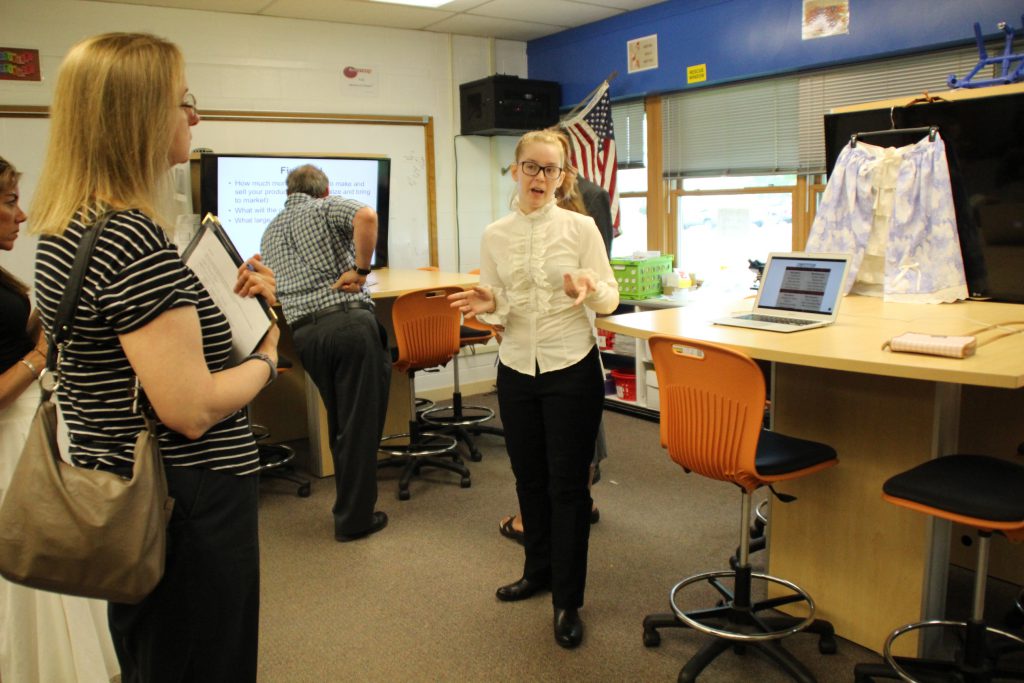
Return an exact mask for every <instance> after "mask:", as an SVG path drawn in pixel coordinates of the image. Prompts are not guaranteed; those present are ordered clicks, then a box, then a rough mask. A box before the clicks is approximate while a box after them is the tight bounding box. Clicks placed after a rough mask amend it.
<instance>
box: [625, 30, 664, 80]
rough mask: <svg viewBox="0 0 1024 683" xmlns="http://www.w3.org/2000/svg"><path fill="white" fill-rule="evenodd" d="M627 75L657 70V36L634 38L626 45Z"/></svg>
mask: <svg viewBox="0 0 1024 683" xmlns="http://www.w3.org/2000/svg"><path fill="white" fill-rule="evenodd" d="M626 58H627V61H628V63H629V73H631V74H632V73H636V72H637V71H647V70H648V69H657V68H658V35H657V34H654V35H650V36H644V37H643V38H634V39H633V40H631V41H629V42H628V43H626Z"/></svg>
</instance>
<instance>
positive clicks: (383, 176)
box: [199, 154, 391, 268]
mask: <svg viewBox="0 0 1024 683" xmlns="http://www.w3.org/2000/svg"><path fill="white" fill-rule="evenodd" d="M303 164H312V165H314V166H316V167H318V168H320V169H321V170H322V171H323V172H324V173H326V174H327V178H328V180H329V182H330V193H331V195H335V196H341V197H345V198H347V199H355V200H358V201H360V202H362V203H364V204H366V205H368V206H371V207H373V209H374V210H375V211H376V212H377V219H378V227H377V247H376V248H375V249H374V252H373V260H372V262H371V263H372V266H373V267H374V268H383V267H385V266H387V264H388V203H389V195H390V192H389V188H390V178H391V160H390V159H381V158H358V157H343V156H327V155H323V156H279V155H272V154H203V155H202V156H201V157H200V162H199V167H200V191H199V201H200V207H199V210H200V214H201V215H206V214H207V213H212V214H214V215H216V216H217V218H219V219H220V222H221V225H223V226H224V230H225V232H227V234H228V236H229V237H230V238H231V241H232V242H234V243H235V246H236V247H237V248H238V252H239V253H240V254H241V255H242V257H243V258H248V257H249V256H251V255H252V254H256V253H259V251H260V239H261V238H262V237H263V231H264V230H266V228H267V225H269V224H270V221H272V220H273V219H274V217H275V216H276V215H277V214H278V213H279V212H280V211H281V209H283V208H284V202H285V199H286V198H287V196H288V193H287V183H286V181H287V178H288V174H289V173H290V172H291V171H292V169H294V168H296V167H298V166H302V165H303Z"/></svg>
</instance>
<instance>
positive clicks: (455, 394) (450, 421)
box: [420, 268, 505, 462]
mask: <svg viewBox="0 0 1024 683" xmlns="http://www.w3.org/2000/svg"><path fill="white" fill-rule="evenodd" d="M421 270H423V269H421ZM479 273H480V269H479V268H477V269H475V270H471V271H470V274H477V275H478V274H479ZM495 335H496V332H495V329H494V328H493V327H491V326H490V325H488V324H486V323H482V322H480V321H479V320H476V319H475V318H469V319H465V318H464V319H463V320H462V324H461V326H460V328H459V348H460V349H462V348H465V347H467V346H475V345H477V344H486V343H487V342H489V341H490V340H491V339H493V338H494V337H495ZM452 368H453V371H454V375H455V377H454V386H453V388H452V404H451V405H450V406H437V407H429V408H426V409H423V408H420V418H421V419H422V420H423V421H424V422H426V423H427V424H429V425H431V426H433V427H437V428H439V430H441V431H442V432H443V433H446V434H453V435H454V436H455V438H457V439H458V440H459V441H461V442H462V443H464V444H465V446H466V449H467V450H468V451H469V459H470V460H473V461H477V462H478V461H479V460H480V459H481V458H482V457H483V455H482V454H481V453H480V449H479V448H477V446H476V442H475V441H474V440H473V436H479V435H480V434H493V435H495V436H500V437H502V438H504V437H505V432H504V431H503V430H502V429H501V428H500V427H492V426H490V425H486V424H483V423H485V422H488V421H490V420H492V419H494V411H493V410H491V409H490V408H488V407H487V406H480V405H466V404H464V403H463V402H462V391H461V390H460V388H459V359H458V353H456V358H455V362H454V364H453V365H452Z"/></svg>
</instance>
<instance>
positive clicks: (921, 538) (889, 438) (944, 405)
mask: <svg viewBox="0 0 1024 683" xmlns="http://www.w3.org/2000/svg"><path fill="white" fill-rule="evenodd" d="M741 307H742V305H736V304H735V302H734V303H733V305H732V306H729V305H725V306H707V305H704V306H701V305H693V306H688V307H686V308H679V309H668V310H661V311H644V312H639V313H629V314H625V315H617V316H612V317H608V318H598V320H597V326H598V327H600V328H603V329H607V330H612V331H615V332H621V333H623V334H627V335H631V336H635V337H642V338H647V337H650V336H651V335H653V334H668V335H675V336H685V337H691V338H694V339H699V340H704V341H710V342H716V343H719V344H723V345H725V346H729V347H731V348H734V349H738V350H740V351H743V352H745V353H747V354H748V355H750V356H752V357H754V358H758V359H762V360H767V361H772V362H773V370H772V421H773V426H774V428H775V429H778V430H779V431H780V432H783V433H786V434H791V435H794V436H800V437H804V438H808V439H814V440H818V441H823V442H826V443H829V444H831V445H832V446H833V447H835V448H836V450H837V451H838V453H839V466H838V467H833V468H830V469H829V470H826V471H824V472H821V473H818V474H816V475H814V476H813V477H807V478H806V479H804V480H800V481H794V482H787V483H785V484H784V485H779V486H778V487H777V488H778V489H779V490H784V491H785V492H786V493H790V494H793V495H795V496H797V497H798V498H799V500H798V501H797V502H796V503H794V504H792V505H780V504H776V503H777V501H774V500H773V501H772V506H771V513H770V515H771V523H770V524H769V525H768V529H769V533H770V536H769V543H770V545H769V547H770V549H771V553H770V555H769V570H770V571H771V573H773V574H776V575H778V576H781V577H784V578H787V579H790V580H792V581H795V582H796V583H797V584H799V585H801V586H802V587H804V588H805V589H807V590H808V592H809V593H810V594H811V595H812V596H814V599H815V601H816V602H817V603H818V609H819V613H820V616H821V617H822V618H825V619H828V620H830V621H832V623H833V624H834V625H835V627H836V632H837V633H838V634H839V635H841V636H842V637H844V638H847V639H849V640H852V641H854V642H856V643H859V644H862V645H864V646H866V647H869V648H872V649H874V650H876V651H881V647H882V643H883V641H884V639H885V637H886V635H887V634H888V633H889V632H890V631H891V630H892V629H893V628H895V627H897V626H900V625H902V624H905V623H909V622H912V621H917V620H918V619H920V618H922V617H924V618H938V617H939V616H940V615H941V614H942V610H943V607H944V603H945V593H946V574H947V568H948V564H949V548H950V537H951V527H950V525H949V524H948V523H945V522H941V521H936V520H933V519H932V518H930V517H928V516H927V515H922V514H919V513H915V512H911V511H909V510H904V509H902V508H899V507H897V506H894V505H889V504H886V503H884V502H882V500H881V489H882V483H883V482H884V481H885V480H886V479H887V478H888V477H890V476H892V475H893V474H896V473H897V472H900V471H902V470H905V469H908V468H910V467H912V466H914V465H915V464H917V463H920V462H922V461H924V460H927V459H930V458H934V457H937V456H939V455H944V454H948V453H953V452H957V451H962V452H983V453H984V452H988V453H992V454H993V455H996V454H999V453H1006V454H1010V453H1013V450H1014V447H1015V446H1014V445H1015V444H1016V443H1017V442H1019V441H1020V439H1021V438H1022V436H1021V434H1020V424H1021V423H1020V415H1022V414H1024V392H1022V391H1020V388H1021V387H1024V334H1019V335H1014V336H1011V337H1006V338H1003V339H1000V340H998V341H995V342H993V343H992V344H990V345H987V346H983V347H981V348H980V349H979V350H978V353H977V354H976V355H975V356H973V357H971V358H967V359H963V360H959V359H946V358H937V357H932V356H919V355H912V354H898V353H891V352H889V351H883V350H882V348H881V346H882V343H883V342H884V341H886V340H887V339H889V338H891V337H893V336H894V335H897V334H900V333H902V332H908V331H911V332H927V333H932V334H964V333H966V332H968V331H970V330H973V329H976V328H978V327H981V326H983V325H985V324H989V323H995V322H1005V321H1011V320H1024V305H1017V304H999V303H982V302H964V303H958V304H948V305H938V306H936V305H913V304H886V303H883V302H882V301H881V300H880V299H876V298H871V297H856V296H853V297H847V298H846V299H844V301H843V303H842V308H841V313H840V315H839V319H838V321H837V323H836V324H835V325H832V326H830V327H824V328H818V329H813V330H806V331H803V332H796V333H792V334H779V333H771V332H760V331H756V330H747V329H742V328H733V327H723V326H718V325H712V324H710V323H709V322H708V320H709V319H711V318H713V317H716V316H718V315H721V314H722V313H725V312H728V311H730V310H737V309H739V308H741ZM746 307H747V308H749V302H747V304H746ZM993 430H995V431H997V432H999V434H1000V435H1001V437H1002V440H1003V442H1005V443H995V441H994V440H993V437H992V433H993ZM1014 433H1015V434H1016V436H1015V437H1013V436H1012V435H1013V434H1014ZM1013 438H1015V439H1016V441H1010V439H1013ZM1004 447H1005V448H1004ZM993 448H998V449H999V450H992V449H993ZM911 640H912V638H911V637H909V636H908V637H907V638H904V639H901V640H900V641H899V642H898V643H897V648H898V649H900V650H901V652H900V654H912V653H913V652H914V650H915V647H914V643H913V642H910V641H911ZM926 645H927V644H926Z"/></svg>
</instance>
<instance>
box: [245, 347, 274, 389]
mask: <svg viewBox="0 0 1024 683" xmlns="http://www.w3.org/2000/svg"><path fill="white" fill-rule="evenodd" d="M245 360H246V361H249V360H261V361H263V362H264V363H266V364H267V367H268V368H270V379H268V380H267V384H270V383H271V382H273V381H274V380H275V379H277V363H275V362H274V361H272V360H271V359H270V356H268V355H267V354H265V353H263V352H261V351H257V352H255V353H250V354H249V355H248V356H246V357H245ZM243 362H245V361H243ZM263 386H266V384H264V385H263Z"/></svg>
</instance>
